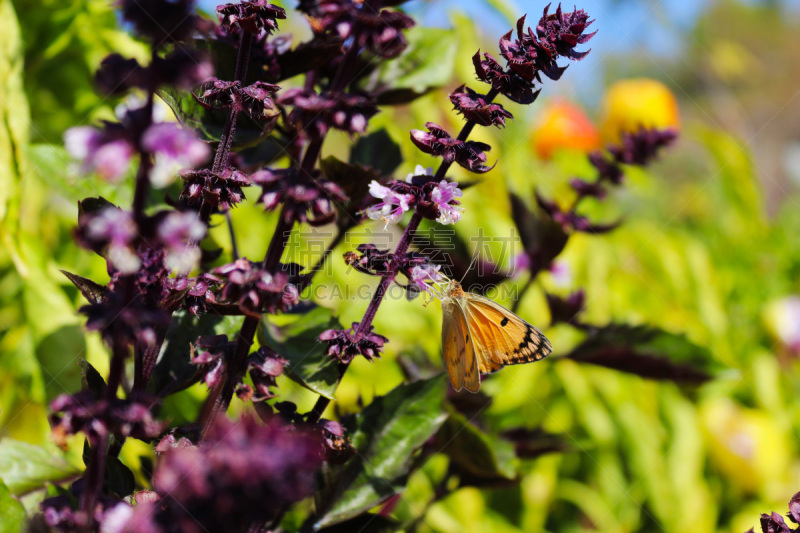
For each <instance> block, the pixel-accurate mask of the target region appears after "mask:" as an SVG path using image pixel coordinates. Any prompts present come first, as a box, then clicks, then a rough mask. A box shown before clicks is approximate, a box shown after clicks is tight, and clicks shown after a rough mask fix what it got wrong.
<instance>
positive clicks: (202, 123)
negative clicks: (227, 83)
mask: <svg viewBox="0 0 800 533" xmlns="http://www.w3.org/2000/svg"><path fill="white" fill-rule="evenodd" d="M157 94H158V96H160V97H161V99H162V100H164V103H166V104H167V105H168V106H169V107H170V109H172V112H173V113H175V117H176V118H177V119H178V120H179V121H180V122H181V124H183V125H184V126H186V127H188V128H190V129H193V130H195V131H196V132H197V133H198V134H199V135H200V138H201V139H203V140H205V141H212V142H218V141H219V139H220V137H221V136H222V132H223V129H224V127H225V122H226V121H227V120H228V114H229V110H227V109H207V108H205V107H203V106H202V105H201V104H200V102H198V101H197V100H196V99H195V98H194V96H192V94H191V92H190V91H180V90H178V89H175V88H173V87H162V88H161V89H159V90H158V91H157ZM265 136H266V132H265V127H264V124H263V123H258V122H256V121H255V120H253V119H252V118H250V117H248V116H247V115H246V114H244V113H239V118H238V121H237V123H236V131H235V133H234V135H233V144H234V148H235V149H237V150H238V149H241V148H245V147H248V146H252V145H254V144H256V143H258V142H259V141H261V140H262V139H263V138H264V137H265Z"/></svg>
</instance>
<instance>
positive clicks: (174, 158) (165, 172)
mask: <svg viewBox="0 0 800 533" xmlns="http://www.w3.org/2000/svg"><path fill="white" fill-rule="evenodd" d="M142 147H143V148H144V149H145V150H147V151H148V152H152V153H153V159H154V165H153V169H152V170H151V171H150V182H151V183H152V184H153V185H154V186H155V187H166V186H167V185H169V184H170V183H172V182H173V181H174V179H175V178H176V177H177V175H178V172H179V171H180V170H183V169H184V168H187V167H192V168H194V167H196V166H198V165H200V164H201V163H204V162H205V161H206V160H207V159H208V158H209V156H210V155H211V150H210V149H209V148H208V145H207V144H206V143H204V142H203V141H201V140H199V139H198V138H197V137H195V135H194V134H193V133H192V132H191V131H189V130H185V129H183V128H181V127H179V126H178V125H177V124H174V123H171V122H162V123H159V124H153V125H152V126H150V127H149V128H148V129H147V131H145V132H144V135H143V136H142Z"/></svg>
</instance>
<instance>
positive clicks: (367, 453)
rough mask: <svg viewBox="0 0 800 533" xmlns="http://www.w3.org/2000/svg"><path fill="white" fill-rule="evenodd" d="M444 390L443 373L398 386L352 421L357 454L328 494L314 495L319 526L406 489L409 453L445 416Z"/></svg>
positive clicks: (339, 472)
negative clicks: (318, 514) (318, 515)
mask: <svg viewBox="0 0 800 533" xmlns="http://www.w3.org/2000/svg"><path fill="white" fill-rule="evenodd" d="M445 390H446V384H445V382H444V378H443V376H442V375H438V376H435V377H432V378H430V379H426V380H421V381H416V382H414V383H409V384H406V385H400V386H399V387H396V388H395V389H394V390H392V391H391V392H389V394H387V395H386V396H379V397H377V398H375V399H374V400H373V401H372V403H371V404H370V405H369V406H367V408H366V409H364V411H362V412H361V413H360V414H359V415H358V416H357V417H356V428H355V430H354V431H352V432H351V434H350V435H351V442H352V444H353V446H354V447H355V448H356V449H357V450H358V454H357V455H356V456H355V457H354V458H353V459H351V460H350V461H349V462H347V463H345V464H344V465H343V466H342V467H340V468H339V469H338V470H337V471H336V472H334V474H333V476H331V480H332V481H333V482H332V483H331V484H330V485H329V486H328V489H327V492H328V493H327V494H325V493H323V492H321V493H320V494H318V495H317V500H318V502H320V501H323V502H324V503H323V504H321V505H318V513H320V515H321V518H320V520H319V522H318V523H317V526H318V527H325V526H331V525H333V524H337V523H339V522H343V521H345V520H348V519H350V518H353V517H355V516H358V515H360V514H362V513H364V512H366V511H368V510H369V509H371V508H373V507H375V506H376V505H378V504H380V503H381V502H383V501H385V500H386V499H387V498H389V497H390V496H393V495H395V494H398V493H399V492H400V491H402V490H403V489H404V488H405V486H406V481H407V480H408V476H409V474H410V470H411V460H412V457H413V455H414V452H415V451H417V450H418V449H419V448H420V447H421V446H422V445H423V444H424V443H425V441H427V440H428V439H429V438H430V437H431V436H432V435H434V434H435V433H436V431H438V430H439V428H440V427H441V425H442V424H443V423H444V421H445V420H446V418H447V413H446V412H445V411H444V409H443V406H442V404H443V402H444V396H445ZM326 507H328V509H327V510H326V509H325V508H326ZM323 512H324V515H322V513H323Z"/></svg>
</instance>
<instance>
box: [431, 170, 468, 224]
mask: <svg viewBox="0 0 800 533" xmlns="http://www.w3.org/2000/svg"><path fill="white" fill-rule="evenodd" d="M463 195H464V193H463V192H462V191H461V189H459V188H458V183H450V182H447V181H446V180H442V181H441V182H440V183H439V185H437V186H436V187H434V188H433V191H431V200H432V201H433V203H435V204H436V206H437V207H438V208H439V217H438V218H437V219H436V222H439V223H440V224H455V223H456V222H458V221H459V220H461V212H462V209H461V208H460V207H458V206H456V205H450V202H452V201H454V200H455V199H456V198H461V197H462V196H463Z"/></svg>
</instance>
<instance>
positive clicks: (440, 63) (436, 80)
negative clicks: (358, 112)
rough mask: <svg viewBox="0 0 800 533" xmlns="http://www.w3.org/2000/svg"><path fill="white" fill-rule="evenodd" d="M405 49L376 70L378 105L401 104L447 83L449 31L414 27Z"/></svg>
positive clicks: (452, 44) (452, 49)
mask: <svg viewBox="0 0 800 533" xmlns="http://www.w3.org/2000/svg"><path fill="white" fill-rule="evenodd" d="M406 37H407V39H408V47H407V48H406V49H405V51H404V52H403V54H402V55H401V56H400V57H398V58H397V59H395V60H393V61H385V62H383V63H382V64H381V67H380V69H379V70H378V85H379V87H378V89H379V90H380V88H382V87H387V89H386V90H383V91H382V92H380V93H379V95H378V98H377V102H378V105H391V104H404V103H408V102H410V101H412V100H414V99H415V98H418V97H420V96H422V95H424V94H425V93H427V92H428V91H431V90H433V89H435V88H437V87H441V86H442V85H445V84H446V83H448V82H449V81H450V78H451V77H452V75H453V64H454V63H455V59H456V49H457V44H458V42H457V39H456V33H455V32H454V31H453V30H446V29H441V28H422V27H419V26H415V27H414V28H411V29H410V30H409V31H408V32H407V33H406Z"/></svg>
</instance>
